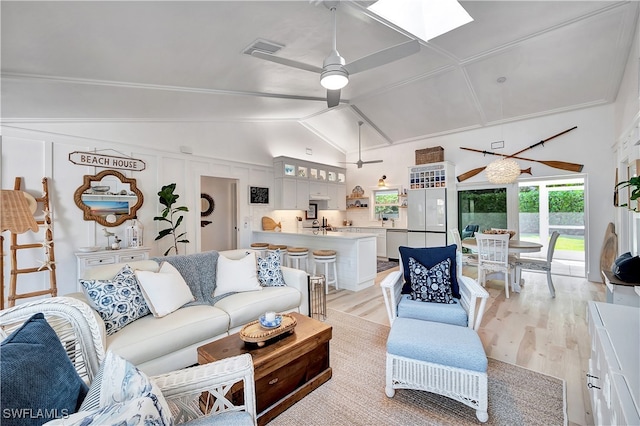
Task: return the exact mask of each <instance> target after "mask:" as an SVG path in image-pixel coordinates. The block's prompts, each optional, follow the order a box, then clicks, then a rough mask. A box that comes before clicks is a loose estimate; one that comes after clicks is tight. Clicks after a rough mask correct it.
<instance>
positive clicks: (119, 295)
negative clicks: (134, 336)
mask: <svg viewBox="0 0 640 426" xmlns="http://www.w3.org/2000/svg"><path fill="white" fill-rule="evenodd" d="M80 284H81V285H82V288H84V291H85V294H86V295H87V298H88V299H89V301H90V303H91V304H92V305H93V308H94V309H95V310H96V311H98V313H99V314H100V316H101V317H102V319H103V320H104V324H105V326H106V328H107V335H111V334H113V333H115V332H116V331H118V330H120V329H121V328H122V327H124V326H125V325H127V324H129V323H132V322H133V321H135V320H137V319H138V318H142V317H143V316H145V315H149V314H150V313H151V311H150V310H149V307H148V306H147V303H146V302H145V300H144V296H143V295H142V291H141V290H140V286H139V285H138V280H137V278H136V275H135V273H134V272H133V269H131V267H130V266H129V265H125V266H124V268H122V269H121V270H120V272H118V273H117V274H116V276H115V277H114V278H113V279H112V280H80Z"/></svg>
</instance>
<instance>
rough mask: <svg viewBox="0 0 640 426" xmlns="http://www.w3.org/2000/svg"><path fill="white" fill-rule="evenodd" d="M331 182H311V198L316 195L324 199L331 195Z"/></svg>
mask: <svg viewBox="0 0 640 426" xmlns="http://www.w3.org/2000/svg"><path fill="white" fill-rule="evenodd" d="M328 187H329V184H328V183H326V182H318V181H316V182H314V181H310V182H309V198H310V199H312V200H313V199H314V197H322V198H316V199H324V198H326V197H328V196H329V188H328Z"/></svg>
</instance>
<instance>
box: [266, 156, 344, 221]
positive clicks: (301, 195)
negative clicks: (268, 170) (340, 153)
mask: <svg viewBox="0 0 640 426" xmlns="http://www.w3.org/2000/svg"><path fill="white" fill-rule="evenodd" d="M273 167H274V177H275V179H274V180H275V182H274V183H275V188H274V194H275V195H274V199H275V208H276V209H280V210H306V209H308V208H309V200H317V201H321V203H320V204H319V205H318V207H319V208H320V209H331V210H345V209H346V203H345V201H344V194H345V193H346V184H345V172H346V169H344V168H338V167H333V166H327V165H325V164H320V163H313V162H310V161H303V160H297V159H295V158H289V157H276V158H274V159H273Z"/></svg>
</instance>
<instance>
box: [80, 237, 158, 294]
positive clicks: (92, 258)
mask: <svg viewBox="0 0 640 426" xmlns="http://www.w3.org/2000/svg"><path fill="white" fill-rule="evenodd" d="M150 251H151V249H150V248H148V247H135V248H125V249H120V250H99V251H94V252H77V253H75V255H76V272H77V279H78V280H79V279H80V278H82V277H84V275H85V272H86V271H87V270H88V269H91V268H95V267H96V266H102V265H113V264H116V263H126V262H135V261H137V260H146V259H149V252H150ZM76 285H77V289H78V291H82V286H81V285H80V282H79V281H77V282H76Z"/></svg>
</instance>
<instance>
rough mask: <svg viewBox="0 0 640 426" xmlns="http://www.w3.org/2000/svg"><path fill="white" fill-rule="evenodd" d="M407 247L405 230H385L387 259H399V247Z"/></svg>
mask: <svg viewBox="0 0 640 426" xmlns="http://www.w3.org/2000/svg"><path fill="white" fill-rule="evenodd" d="M406 245H407V230H406V229H393V228H389V229H387V257H388V258H389V259H393V260H398V259H400V249H399V248H400V246H406Z"/></svg>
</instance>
